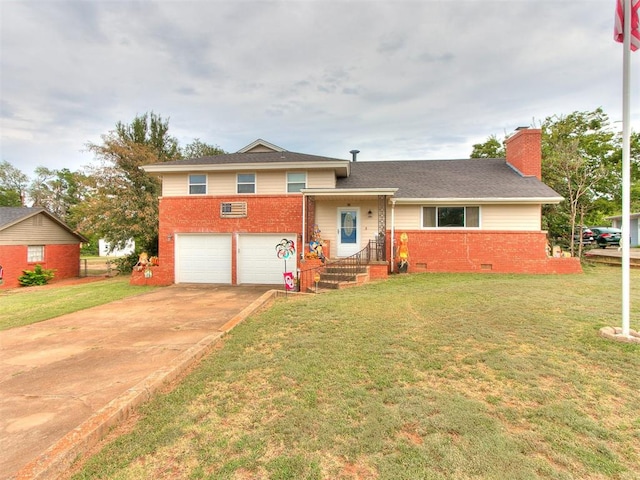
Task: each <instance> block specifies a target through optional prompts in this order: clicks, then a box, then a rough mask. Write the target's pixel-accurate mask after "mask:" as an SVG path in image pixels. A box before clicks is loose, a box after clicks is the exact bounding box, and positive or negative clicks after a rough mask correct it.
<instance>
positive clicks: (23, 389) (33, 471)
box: [0, 285, 278, 479]
mask: <svg viewBox="0 0 640 480" xmlns="http://www.w3.org/2000/svg"><path fill="white" fill-rule="evenodd" d="M271 288H272V287H271V286H210V285H206V286H201V285H174V286H171V287H165V288H161V289H159V290H155V291H153V292H151V293H147V294H143V295H140V296H137V297H133V298H129V299H125V300H120V301H117V302H112V303H109V304H106V305H103V306H99V307H95V308H91V309H87V310H83V311H81V312H76V313H72V314H69V315H64V316H61V317H58V318H54V319H52V320H48V321H45V322H40V323H36V324H32V325H28V326H25V327H19V328H14V329H11V330H7V331H4V332H0V346H1V347H2V348H1V349H0V392H1V393H0V438H1V446H0V452H1V453H0V478H3V479H5V478H7V479H8V478H17V479H27V478H28V479H34V478H56V477H57V476H59V475H60V474H61V473H62V472H64V471H65V470H66V469H67V468H68V467H69V465H70V464H71V462H73V461H74V460H75V459H76V458H77V457H78V456H79V455H82V454H83V453H84V452H85V451H87V450H88V449H89V448H90V447H91V446H93V445H94V444H95V443H96V442H97V441H98V440H100V438H102V437H103V436H104V435H105V434H106V433H107V432H108V430H109V429H110V428H111V427H112V426H114V425H115V424H117V423H118V422H120V421H122V420H124V419H125V418H126V417H127V416H128V415H129V413H130V412H131V411H132V409H133V408H134V407H136V406H137V405H139V404H140V403H142V402H144V401H146V400H148V399H149V398H150V397H151V396H152V394H153V393H154V392H156V391H157V390H158V389H159V388H160V387H162V386H163V385H164V384H165V383H167V382H169V381H171V380H173V379H174V378H176V377H177V376H178V375H180V374H181V373H182V372H184V371H185V370H186V369H187V368H188V367H189V366H190V365H192V364H193V363H194V362H195V361H197V360H198V359H199V358H200V357H202V356H203V355H205V354H206V353H208V352H209V351H210V350H211V348H212V346H213V345H214V344H215V342H216V341H217V340H218V339H219V338H220V337H221V336H222V335H224V334H225V332H227V331H229V330H230V329H231V328H233V327H234V326H235V325H236V324H237V323H238V322H240V321H242V320H243V319H244V318H245V317H246V316H248V315H250V314H251V313H253V312H254V311H255V310H257V309H259V308H260V307H262V306H263V305H265V304H267V303H268V302H269V301H270V300H271V299H272V298H273V296H274V295H276V294H277V293H278V292H276V291H275V290H270V289H271Z"/></svg>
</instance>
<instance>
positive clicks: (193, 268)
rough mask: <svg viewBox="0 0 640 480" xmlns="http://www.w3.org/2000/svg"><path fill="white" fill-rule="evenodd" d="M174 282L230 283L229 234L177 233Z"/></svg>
mask: <svg viewBox="0 0 640 480" xmlns="http://www.w3.org/2000/svg"><path fill="white" fill-rule="evenodd" d="M175 238H176V283H225V284H230V283H231V235H204V234H202V235H196V234H180V235H176V237H175Z"/></svg>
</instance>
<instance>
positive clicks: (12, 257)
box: [0, 244, 80, 288]
mask: <svg viewBox="0 0 640 480" xmlns="http://www.w3.org/2000/svg"><path fill="white" fill-rule="evenodd" d="M44 259H45V261H44V262H36V263H27V246H26V245H2V246H0V265H2V268H3V269H4V281H3V283H2V285H0V288H16V287H19V286H20V282H18V277H20V276H21V275H22V271H23V270H33V269H34V268H35V266H36V265H37V264H40V265H41V266H42V268H45V269H53V270H55V272H54V274H55V276H54V278H53V280H52V281H51V283H53V282H55V281H56V280H63V279H65V278H75V277H78V276H79V275H80V245H79V244H64V245H45V247H44Z"/></svg>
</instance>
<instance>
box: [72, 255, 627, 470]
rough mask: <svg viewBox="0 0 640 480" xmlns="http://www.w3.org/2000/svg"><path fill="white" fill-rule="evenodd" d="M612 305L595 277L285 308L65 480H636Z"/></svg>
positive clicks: (334, 297) (423, 290) (440, 281)
mask: <svg viewBox="0 0 640 480" xmlns="http://www.w3.org/2000/svg"><path fill="white" fill-rule="evenodd" d="M639 281H640V271H638V270H634V271H632V282H633V283H632V285H633V284H635V285H638V282H639ZM619 292H620V270H619V269H617V268H612V267H590V266H587V267H585V274H584V275H571V276H524V275H523V276H511V275H493V274H485V275H474V274H421V275H410V276H407V275H405V276H396V277H393V278H392V279H390V280H389V281H386V282H380V283H375V284H369V285H366V286H364V287H361V288H357V289H348V290H342V291H337V292H335V293H330V294H323V295H317V296H305V297H302V298H301V297H293V296H290V297H289V298H287V299H282V300H279V301H278V302H277V303H276V304H275V305H274V306H273V307H271V308H270V309H268V310H266V311H264V312H261V313H260V314H257V315H255V316H253V317H251V318H250V319H248V320H247V321H246V322H244V323H243V324H241V325H239V326H238V327H236V329H234V330H233V331H232V332H231V333H230V334H229V335H228V336H227V337H225V340H224V343H223V344H222V345H221V346H220V348H219V349H217V350H216V351H215V352H214V353H213V354H211V355H210V356H208V357H207V358H205V359H204V360H203V361H202V363H201V364H200V366H199V367H198V368H197V369H196V370H195V371H194V372H192V373H191V374H190V375H189V376H188V377H186V378H185V379H184V380H183V381H182V382H181V383H180V384H179V385H178V386H177V387H176V388H175V389H174V390H172V391H171V392H168V393H166V394H163V395H160V396H158V397H156V398H155V399H153V400H152V401H151V402H149V403H148V404H146V405H145V406H143V408H142V409H141V410H140V412H139V421H138V422H137V424H136V425H135V426H134V427H133V428H132V429H131V431H129V432H125V433H123V434H121V435H119V436H117V437H115V439H113V440H111V441H109V442H107V443H105V445H104V446H103V448H102V449H101V451H100V452H99V453H98V454H96V455H95V456H93V457H91V458H90V459H89V460H88V461H86V463H85V464H84V465H79V466H77V468H76V470H75V473H74V475H73V478H87V479H88V478H91V479H94V478H113V479H147V478H148V479H152V478H153V479H155V478H193V479H199V478H207V479H248V478H252V479H253V478H256V479H480V478H482V479H504V478H510V479H577V478H580V479H605V478H607V479H609V478H613V479H624V480H628V479H637V478H639V476H638V470H637V466H638V465H640V411H639V409H638V399H639V397H638V392H639V391H640V376H638V371H640V346H638V345H629V344H622V343H617V342H612V341H609V340H605V339H603V338H601V337H599V336H598V329H599V328H600V327H603V326H619V323H620V321H619V317H620V315H619V311H620V294H619ZM639 304H640V289H638V288H637V287H636V288H632V319H634V320H633V322H634V323H632V328H634V329H638V327H639V325H638V322H637V321H638V319H639V318H640V311H639V308H638V305H639ZM70 475H71V474H70Z"/></svg>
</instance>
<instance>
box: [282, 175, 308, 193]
mask: <svg viewBox="0 0 640 480" xmlns="http://www.w3.org/2000/svg"><path fill="white" fill-rule="evenodd" d="M306 187H307V174H306V173H304V172H302V173H294V172H287V193H297V192H299V191H300V190H302V189H303V188H306Z"/></svg>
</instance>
